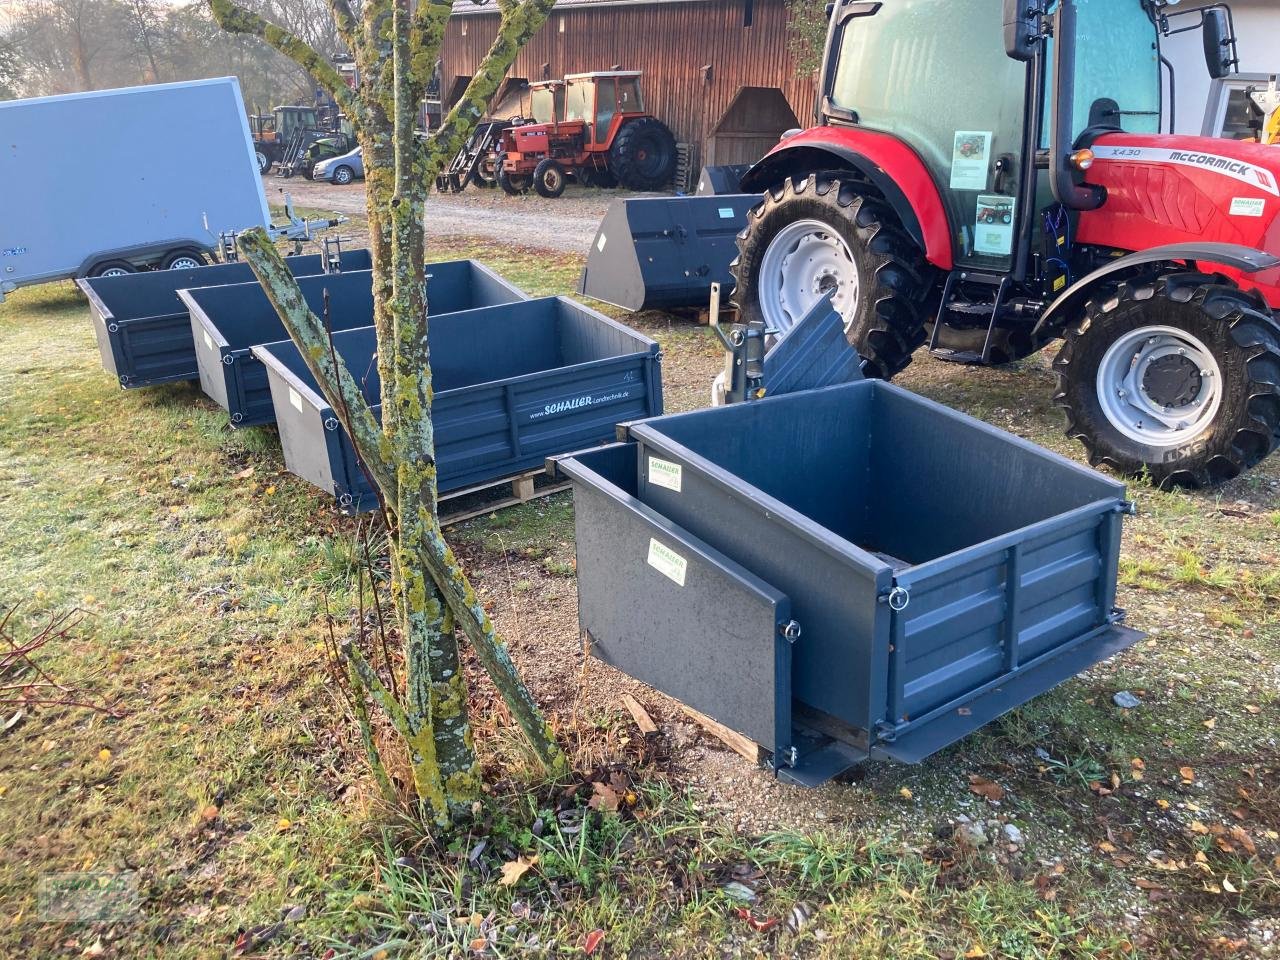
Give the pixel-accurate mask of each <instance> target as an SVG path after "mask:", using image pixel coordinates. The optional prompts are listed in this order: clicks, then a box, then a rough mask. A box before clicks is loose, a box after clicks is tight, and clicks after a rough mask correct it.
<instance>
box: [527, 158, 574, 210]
mask: <svg viewBox="0 0 1280 960" xmlns="http://www.w3.org/2000/svg"><path fill="white" fill-rule="evenodd" d="M567 179H568V178H567V177H566V176H565V172H564V167H562V166H560V164H558V163H556V161H554V160H552V159H551V158H550V157H544V158H543V159H541V160H539V161H538V165H537V166H536V167H534V168H533V189H534V190H535V191H536V192H537V194H538V196H540V197H546V198H547V199H548V200H554V199H555V198H556V197H558V196H560V194H562V193H564V187H565V182H566V180H567Z"/></svg>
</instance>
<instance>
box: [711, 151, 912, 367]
mask: <svg viewBox="0 0 1280 960" xmlns="http://www.w3.org/2000/svg"><path fill="white" fill-rule="evenodd" d="M839 177H840V175H839V174H838V173H815V174H809V175H808V176H805V177H794V178H792V179H789V180H787V181H786V182H784V183H782V184H781V185H779V186H776V187H774V188H772V189H771V190H770V191H769V192H768V193H766V194H765V197H764V200H763V201H762V202H761V203H760V204H759V205H758V206H756V207H755V208H754V209H753V210H752V211H751V212H750V213H749V214H748V215H747V226H746V229H744V230H743V231H742V232H741V233H739V234H738V258H737V259H736V260H735V261H734V262H733V266H732V270H733V276H734V279H735V280H736V283H737V285H736V287H735V289H734V294H733V299H734V302H735V303H736V304H737V306H738V309H739V310H740V311H741V313H742V318H743V320H744V321H751V320H763V321H764V323H765V326H766V327H767V328H769V329H771V330H777V331H778V332H780V333H782V332H785V331H787V330H789V329H790V328H791V327H792V326H793V325H794V324H796V323H798V322H799V321H800V319H801V318H802V317H804V315H805V314H806V313H808V312H809V310H810V309H811V308H812V307H813V305H814V304H815V303H817V302H818V301H819V300H820V299H821V298H822V297H824V296H827V295H830V296H831V301H832V305H833V306H834V307H835V309H836V310H838V311H839V312H840V314H841V315H842V316H843V317H844V328H845V336H846V337H847V338H848V340H849V342H850V343H851V344H853V346H854V347H856V348H857V350H858V353H859V354H861V356H862V359H863V372H864V373H866V375H867V376H870V377H880V378H882V379H885V380H887V379H889V378H890V377H893V376H894V375H895V374H897V373H898V372H899V371H901V370H902V369H903V368H904V367H906V365H907V364H909V363H910V362H911V354H912V353H914V352H915V349H916V348H917V347H918V346H920V345H921V344H922V343H924V338H925V333H924V323H925V318H926V316H927V315H928V310H927V305H928V303H929V302H930V301H931V299H932V298H933V297H934V296H935V283H934V276H933V268H931V267H930V266H929V265H928V263H927V262H926V261H925V259H924V255H923V254H922V253H921V252H920V248H919V247H918V246H917V245H916V244H915V242H914V241H913V240H912V239H911V237H910V235H909V234H908V233H907V232H906V230H904V229H903V228H902V225H901V224H900V223H899V222H898V219H897V217H896V216H895V215H894V213H893V211H892V210H891V209H890V207H889V205H888V204H886V203H885V202H884V201H883V200H880V199H879V198H877V197H874V196H872V195H870V194H868V193H867V192H865V190H864V189H863V188H862V187H861V185H859V184H857V183H853V182H846V181H843V180H841V179H839Z"/></svg>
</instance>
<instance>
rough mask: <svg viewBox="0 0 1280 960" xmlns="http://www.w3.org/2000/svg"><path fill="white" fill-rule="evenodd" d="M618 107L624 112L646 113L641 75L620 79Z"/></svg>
mask: <svg viewBox="0 0 1280 960" xmlns="http://www.w3.org/2000/svg"><path fill="white" fill-rule="evenodd" d="M618 109H619V110H621V111H622V112H623V113H644V101H643V100H641V99H640V78H639V77H622V78H621V79H619V80H618Z"/></svg>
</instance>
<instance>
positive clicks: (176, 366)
mask: <svg viewBox="0 0 1280 960" xmlns="http://www.w3.org/2000/svg"><path fill="white" fill-rule="evenodd" d="M112 336H114V337H115V338H116V340H117V343H118V345H119V353H120V356H121V358H122V359H123V361H124V363H123V365H122V368H121V369H119V370H118V371H117V373H118V374H119V376H120V383H121V385H123V386H126V387H145V386H150V385H152V384H157V383H168V382H170V381H173V380H195V379H196V378H198V377H199V376H200V369H199V364H198V363H197V361H196V354H195V341H194V340H193V339H192V332H191V318H190V317H189V316H188V315H187V313H186V311H183V312H182V313H172V314H169V315H168V316H155V317H145V318H142V319H138V320H126V321H124V322H123V323H121V324H119V325H118V329H117V331H116V333H115V334H113V335H112Z"/></svg>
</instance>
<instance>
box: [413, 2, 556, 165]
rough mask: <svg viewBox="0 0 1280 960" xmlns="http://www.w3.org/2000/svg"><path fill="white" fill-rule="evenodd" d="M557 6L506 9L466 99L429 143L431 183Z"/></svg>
mask: <svg viewBox="0 0 1280 960" xmlns="http://www.w3.org/2000/svg"><path fill="white" fill-rule="evenodd" d="M553 6H555V0H521V2H520V3H519V4H515V5H512V6H508V7H506V8H505V9H504V10H503V14H502V22H501V23H500V24H499V26H498V35H497V36H496V37H494V38H493V44H492V45H491V46H490V47H489V52H488V54H487V55H486V56H485V58H484V60H483V61H482V62H481V64H480V67H479V69H478V70H476V74H475V76H474V77H472V78H471V82H470V83H468V84H467V89H466V92H465V93H463V95H462V99H461V100H459V101H458V102H457V103H456V104H454V105H453V109H452V110H450V111H449V114H448V116H446V117H445V118H444V120H442V121H441V123H440V126H439V128H438V129H437V130H436V132H435V134H434V135H433V136H432V137H431V140H430V142H429V144H428V146H427V155H426V171H425V173H426V177H427V181H428V182H429V183H434V182H435V178H436V174H438V173H439V172H440V171H441V170H443V169H444V167H445V165H446V164H448V162H449V161H450V160H452V159H453V157H454V156H455V155H456V154H457V152H458V151H459V150H460V149H461V148H462V144H463V143H464V142H465V141H466V139H467V137H468V136H469V135H470V133H471V131H472V130H473V129H475V125H476V122H477V121H478V120H479V119H480V118H481V117H483V116H484V111H485V108H486V107H487V106H488V103H489V100H490V98H492V97H493V95H494V94H495V93H496V92H497V90H498V84H500V83H501V82H502V78H503V77H505V76H506V75H507V71H508V70H509V69H511V64H512V63H514V62H515V59H516V55H517V54H518V53H519V52H520V48H521V47H523V46H524V45H525V44H526V43H528V42H529V38H530V37H532V36H533V35H534V34H535V33H537V32H538V30H539V29H540V28H541V27H542V25H543V24H544V23H546V21H547V17H548V16H550V14H551V8H552V7H553Z"/></svg>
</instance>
